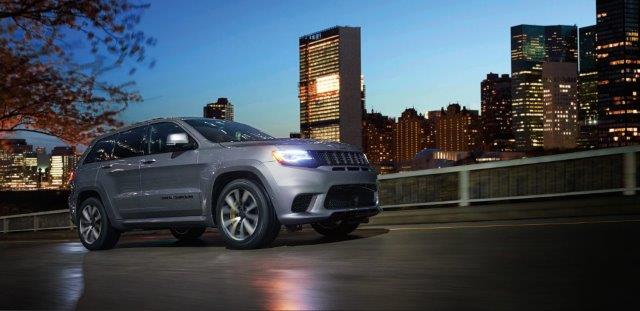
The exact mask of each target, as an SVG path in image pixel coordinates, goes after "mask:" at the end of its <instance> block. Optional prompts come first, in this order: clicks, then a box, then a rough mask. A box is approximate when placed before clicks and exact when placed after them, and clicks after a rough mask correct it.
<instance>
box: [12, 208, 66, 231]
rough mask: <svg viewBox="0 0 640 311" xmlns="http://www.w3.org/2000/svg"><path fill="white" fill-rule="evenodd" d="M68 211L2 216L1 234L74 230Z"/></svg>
mask: <svg viewBox="0 0 640 311" xmlns="http://www.w3.org/2000/svg"><path fill="white" fill-rule="evenodd" d="M74 228H75V225H74V224H73V222H72V221H71V218H69V210H68V209H59V210H53V211H46V212H38V213H28V214H19V215H9V216H0V232H2V233H9V232H26V231H34V232H35V231H44V230H60V229H69V230H71V229H74Z"/></svg>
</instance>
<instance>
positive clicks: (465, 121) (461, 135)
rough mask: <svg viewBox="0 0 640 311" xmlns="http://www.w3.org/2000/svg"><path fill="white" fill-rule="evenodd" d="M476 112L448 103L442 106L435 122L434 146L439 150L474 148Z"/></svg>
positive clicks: (466, 149)
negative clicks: (445, 107)
mask: <svg viewBox="0 0 640 311" xmlns="http://www.w3.org/2000/svg"><path fill="white" fill-rule="evenodd" d="M477 126H478V112H477V110H475V111H473V110H467V108H466V107H463V108H460V105H459V104H450V105H449V106H447V109H446V110H445V109H444V108H442V110H441V115H440V118H438V121H437V123H436V148H438V150H441V151H469V150H472V149H474V148H475V143H476V138H477V137H476V135H477V128H476V127H477Z"/></svg>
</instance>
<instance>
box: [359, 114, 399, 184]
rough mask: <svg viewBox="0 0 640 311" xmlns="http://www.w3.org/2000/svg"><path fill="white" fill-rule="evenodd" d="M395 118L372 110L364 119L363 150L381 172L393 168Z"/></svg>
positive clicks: (370, 161)
mask: <svg viewBox="0 0 640 311" xmlns="http://www.w3.org/2000/svg"><path fill="white" fill-rule="evenodd" d="M394 123H395V120H393V118H390V117H387V116H384V115H382V114H381V113H379V112H374V111H373V110H371V112H370V113H365V115H364V117H363V119H362V150H363V151H364V153H365V154H366V155H367V158H368V159H369V163H371V165H373V167H375V168H376V170H377V171H378V172H380V173H388V172H390V171H392V170H393V126H394Z"/></svg>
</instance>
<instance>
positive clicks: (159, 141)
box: [149, 122, 196, 154]
mask: <svg viewBox="0 0 640 311" xmlns="http://www.w3.org/2000/svg"><path fill="white" fill-rule="evenodd" d="M178 133H185V134H187V132H186V131H185V130H184V129H182V128H181V127H180V126H179V125H177V124H175V123H170V122H163V123H155V124H151V125H149V151H150V153H151V154H154V153H165V152H175V151H185V150H191V149H195V148H196V142H195V140H193V138H191V136H189V134H187V136H188V137H189V143H188V144H186V145H179V146H167V136H169V135H170V134H178Z"/></svg>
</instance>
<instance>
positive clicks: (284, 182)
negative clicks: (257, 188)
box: [264, 162, 381, 225]
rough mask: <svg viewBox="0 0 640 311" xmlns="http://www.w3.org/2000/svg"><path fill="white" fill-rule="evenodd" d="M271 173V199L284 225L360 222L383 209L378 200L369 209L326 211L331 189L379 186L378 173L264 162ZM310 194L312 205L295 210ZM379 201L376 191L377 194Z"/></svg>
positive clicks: (337, 208) (361, 207)
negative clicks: (298, 199)
mask: <svg viewBox="0 0 640 311" xmlns="http://www.w3.org/2000/svg"><path fill="white" fill-rule="evenodd" d="M264 165H265V167H266V169H267V170H268V171H269V172H268V174H265V175H267V176H269V177H268V179H270V180H269V185H270V186H271V187H270V188H271V192H272V193H271V199H272V201H273V203H274V207H275V210H276V214H277V215H278V219H279V220H280V222H281V223H282V224H284V225H298V224H306V223H313V222H319V221H323V220H334V219H335V220H359V219H365V218H367V217H371V216H375V215H377V214H378V213H380V211H381V209H380V207H379V206H378V204H377V200H375V201H376V202H375V203H374V204H373V205H370V206H358V207H351V206H345V207H344V208H342V207H340V206H333V207H331V209H328V208H325V199H326V198H327V193H328V192H329V189H330V188H331V187H332V186H336V185H358V184H373V185H375V184H376V177H377V175H376V173H375V171H373V170H369V171H361V170H360V171H333V170H332V167H329V166H326V167H318V168H304V167H292V166H284V165H280V164H279V163H276V162H266V163H264ZM303 194H311V195H312V198H311V200H310V202H309V206H308V207H307V208H306V209H304V211H300V212H294V211H292V205H293V201H294V199H295V198H296V197H297V196H298V195H303ZM375 197H376V198H377V190H376V193H375Z"/></svg>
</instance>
